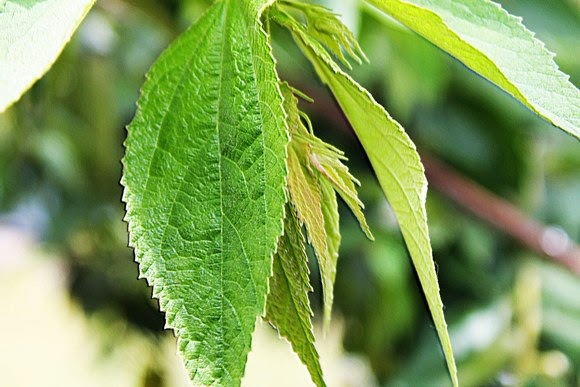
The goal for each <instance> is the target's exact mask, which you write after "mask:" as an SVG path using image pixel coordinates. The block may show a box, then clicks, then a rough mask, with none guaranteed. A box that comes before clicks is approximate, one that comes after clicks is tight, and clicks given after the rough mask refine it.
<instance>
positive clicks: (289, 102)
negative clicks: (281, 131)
mask: <svg viewBox="0 0 580 387" xmlns="http://www.w3.org/2000/svg"><path fill="white" fill-rule="evenodd" d="M282 93H283V95H284V110H285V111H286V113H287V114H288V124H289V130H290V136H291V140H290V145H289V146H288V160H287V161H288V193H289V194H290V201H291V202H292V204H293V205H294V206H295V208H296V212H297V215H298V219H299V220H300V224H303V225H304V226H305V227H306V231H307V233H308V241H309V242H310V244H311V245H312V247H313V248H314V252H315V253H316V258H317V259H318V266H319V268H320V277H321V281H322V292H323V302H324V325H325V326H327V325H328V323H329V321H330V312H331V310H332V300H333V292H334V290H333V289H334V280H333V278H334V273H335V272H336V266H335V265H334V264H333V259H332V258H331V256H330V255H329V252H328V243H327V235H326V228H325V225H324V214H323V212H322V204H321V203H322V194H321V192H320V182H319V179H318V177H317V176H316V175H315V174H314V172H313V171H312V170H311V169H310V166H309V161H308V147H309V145H308V142H307V141H306V140H304V135H302V136H300V132H304V133H307V131H306V128H304V125H303V124H302V122H301V121H300V115H299V112H298V106H297V103H298V101H297V99H296V97H295V96H294V94H293V93H292V91H291V90H290V89H289V88H288V87H285V86H284V85H283V87H282ZM301 139H302V140H301Z"/></svg>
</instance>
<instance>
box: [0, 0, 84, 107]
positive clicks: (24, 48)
mask: <svg viewBox="0 0 580 387" xmlns="http://www.w3.org/2000/svg"><path fill="white" fill-rule="evenodd" d="M94 2H95V0H44V1H37V0H22V1H14V0H8V1H0V113H2V112H3V111H4V110H6V109H7V108H8V107H9V106H10V105H11V104H12V103H14V102H15V101H17V100H18V99H19V98H20V96H21V95H22V94H23V93H24V92H25V91H26V90H28V88H30V86H32V84H33V83H34V82H35V81H36V80H37V79H39V78H40V77H41V76H42V75H43V74H44V73H45V72H46V71H48V69H49V68H50V66H52V64H53V63H54V61H55V60H56V58H57V57H58V55H59V54H60V53H61V51H62V49H63V48H64V46H65V45H66V44H67V43H68V41H69V40H70V38H71V36H72V34H73V32H74V31H75V30H76V29H77V27H78V25H79V23H80V22H81V20H82V19H83V18H84V17H85V15H86V14H87V12H88V11H89V9H90V8H91V6H92V5H93V4H94Z"/></svg>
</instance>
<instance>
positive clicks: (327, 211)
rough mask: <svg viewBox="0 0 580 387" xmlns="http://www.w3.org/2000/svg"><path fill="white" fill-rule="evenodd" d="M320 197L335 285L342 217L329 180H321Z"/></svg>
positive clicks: (331, 274) (332, 277) (331, 276)
mask: <svg viewBox="0 0 580 387" xmlns="http://www.w3.org/2000/svg"><path fill="white" fill-rule="evenodd" d="M320 195H321V198H322V202H321V206H322V214H323V215H324V229H325V231H326V245H327V247H328V257H329V258H330V264H331V269H330V270H329V273H328V275H329V276H330V278H329V280H330V282H332V283H333V284H334V280H335V279H336V269H337V264H338V250H339V247H340V240H341V236H340V216H339V213H338V202H337V200H336V192H335V191H334V188H333V187H332V184H331V183H330V182H329V181H328V180H325V179H320ZM328 313H330V311H329V312H328ZM324 329H325V331H326V330H327V329H328V320H326V321H325V326H324Z"/></svg>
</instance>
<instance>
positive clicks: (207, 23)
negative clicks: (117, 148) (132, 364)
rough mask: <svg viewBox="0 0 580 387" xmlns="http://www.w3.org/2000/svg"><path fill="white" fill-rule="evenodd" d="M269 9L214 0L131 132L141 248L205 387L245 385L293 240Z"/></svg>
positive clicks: (168, 58)
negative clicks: (274, 279) (288, 233)
mask: <svg viewBox="0 0 580 387" xmlns="http://www.w3.org/2000/svg"><path fill="white" fill-rule="evenodd" d="M265 5H266V2H258V1H251V2H250V1H239V0H224V1H219V2H216V3H214V5H213V6H212V7H211V8H210V9H209V10H208V11H207V12H206V13H205V14H204V16H203V17H202V18H201V19H200V20H199V21H198V22H197V23H196V24H195V25H194V26H193V27H191V28H190V29H189V30H187V31H186V32H185V33H183V34H182V35H181V36H180V37H179V38H178V39H177V40H176V41H175V42H174V43H173V44H172V45H171V46H170V47H169V48H168V49H167V50H166V51H165V52H164V53H163V54H162V55H161V56H160V58H159V59H158V61H157V62H156V63H155V65H154V66H153V67H152V68H151V70H150V71H149V73H148V80H147V81H146V83H145V85H144V86H143V90H142V94H141V97H140V99H139V108H138V111H137V114H136V116H135V118H134V120H133V122H132V123H131V125H130V126H129V128H128V136H127V140H126V155H125V158H124V159H123V164H124V174H123V179H122V183H123V185H124V186H125V191H124V196H123V199H124V201H125V202H126V203H127V216H126V219H127V220H128V222H129V232H130V244H131V245H132V246H133V247H135V252H136V259H137V261H138V262H139V263H140V265H139V268H140V272H141V275H142V276H143V277H145V278H147V280H148V282H149V283H150V284H151V285H152V286H153V294H154V296H155V297H157V298H159V303H160V307H161V309H162V310H164V311H165V312H166V320H167V326H168V327H170V328H173V329H174V330H175V333H176V335H177V337H178V340H179V351H180V352H181V355H182V357H183V359H184V361H185V365H186V369H187V371H188V373H189V376H190V378H191V380H192V383H193V384H194V385H227V386H236V385H239V384H240V380H241V377H242V375H243V372H244V368H245V363H246V359H247V353H248V351H249V350H250V344H251V337H252V333H253V331H254V326H255V322H256V318H257V317H258V316H259V315H261V314H262V313H263V312H264V310H265V303H266V295H267V290H268V279H269V277H270V275H271V270H272V255H273V253H274V251H275V248H276V245H277V240H278V237H279V236H280V235H281V234H282V228H283V216H284V215H283V212H284V203H285V202H286V199H285V193H284V187H285V175H286V167H285V154H286V146H287V142H288V135H287V127H286V124H285V115H284V111H283V109H282V96H281V93H280V90H279V88H278V83H279V80H278V77H277V75H276V72H275V64H274V60H273V58H272V56H271V52H270V51H271V49H270V46H269V45H268V41H267V36H266V34H265V33H264V31H263V30H262V28H261V25H260V23H259V13H260V12H261V9H262V8H263V6H265Z"/></svg>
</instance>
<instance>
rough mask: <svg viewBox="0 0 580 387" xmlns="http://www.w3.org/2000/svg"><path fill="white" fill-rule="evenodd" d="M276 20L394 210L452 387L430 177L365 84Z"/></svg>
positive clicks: (281, 18) (294, 27) (296, 27)
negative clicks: (430, 214) (331, 101)
mask: <svg viewBox="0 0 580 387" xmlns="http://www.w3.org/2000/svg"><path fill="white" fill-rule="evenodd" d="M274 17H275V18H276V20H277V21H278V22H280V23H282V25H285V26H286V27H288V28H289V29H290V31H291V32H292V33H293V34H294V37H295V38H296V41H297V43H298V44H299V46H300V47H301V49H302V51H303V52H304V53H305V54H306V56H307V57H308V58H309V60H310V61H311V62H312V64H313V65H314V68H315V69H316V72H317V74H318V75H319V77H320V78H321V79H322V81H323V82H324V83H325V84H327V85H328V86H329V87H330V89H331V90H332V93H333V94H334V96H335V98H336V100H337V101H338V103H339V105H340V107H341V109H342V111H343V112H344V114H345V115H346V117H347V119H348V121H349V122H350V123H351V125H352V127H353V129H354V131H355V133H356V135H357V137H358V138H359V140H360V142H361V144H362V146H363V148H364V149H365V151H366V153H367V155H368V157H369V160H370V162H371V164H372V166H373V169H374V170H375V173H376V175H377V178H378V180H379V183H380V185H381V188H382V189H383V192H384V193H385V196H386V197H387V200H388V201H389V203H390V205H391V207H392V208H393V210H394V212H395V215H396V216H397V220H398V221H399V226H400V228H401V232H402V234H403V237H404V238H405V242H406V244H407V247H408V249H409V253H410V254H411V258H412V260H413V264H414V266H415V270H416V271H417V274H418V276H419V280H420V282H421V286H422V288H423V292H424V294H425V297H426V299H427V303H428V305H429V309H430V311H431V315H432V316H433V321H434V322H435V327H436V329H437V333H438V335H439V340H440V342H441V346H442V348H443V352H444V354H445V358H446V360H447V366H448V368H449V373H450V375H451V379H452V382H453V385H454V386H457V385H458V380H457V367H456V365H455V360H454V357H453V351H452V348H451V340H450V338H449V333H448V331H447V324H446V322H445V316H444V314H443V303H442V301H441V296H440V294H439V283H438V282H437V274H436V272H435V264H434V261H433V254H432V250H431V243H430V240H429V230H428V226H427V212H426V209H425V201H426V199H427V179H426V177H425V171H424V169H423V165H422V164H421V160H420V158H419V154H418V153H417V150H416V148H415V145H414V144H413V142H412V141H411V139H410V138H409V136H408V135H407V134H406V133H405V131H404V130H403V128H402V127H401V126H400V125H399V124H398V123H397V122H396V121H395V120H394V119H392V118H391V117H390V116H389V114H388V113H387V112H386V111H385V110H384V109H383V107H382V106H381V105H379V104H378V103H377V102H376V101H375V100H374V99H373V97H372V96H371V95H370V94H369V93H368V91H366V90H365V89H364V88H363V87H362V86H360V85H359V84H358V83H356V82H355V81H354V80H353V79H352V78H351V77H349V76H348V75H347V74H346V73H344V72H343V71H342V70H341V69H340V67H339V66H338V65H337V64H336V62H334V61H333V60H332V58H331V57H330V55H329V54H328V52H327V51H326V50H325V49H324V47H323V46H322V45H321V44H320V43H319V42H318V41H316V40H314V39H313V38H312V37H311V36H310V35H309V34H308V33H306V31H305V30H304V28H303V27H302V26H301V25H300V24H299V23H297V22H296V21H295V20H293V19H292V18H287V16H286V15H278V14H274Z"/></svg>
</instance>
